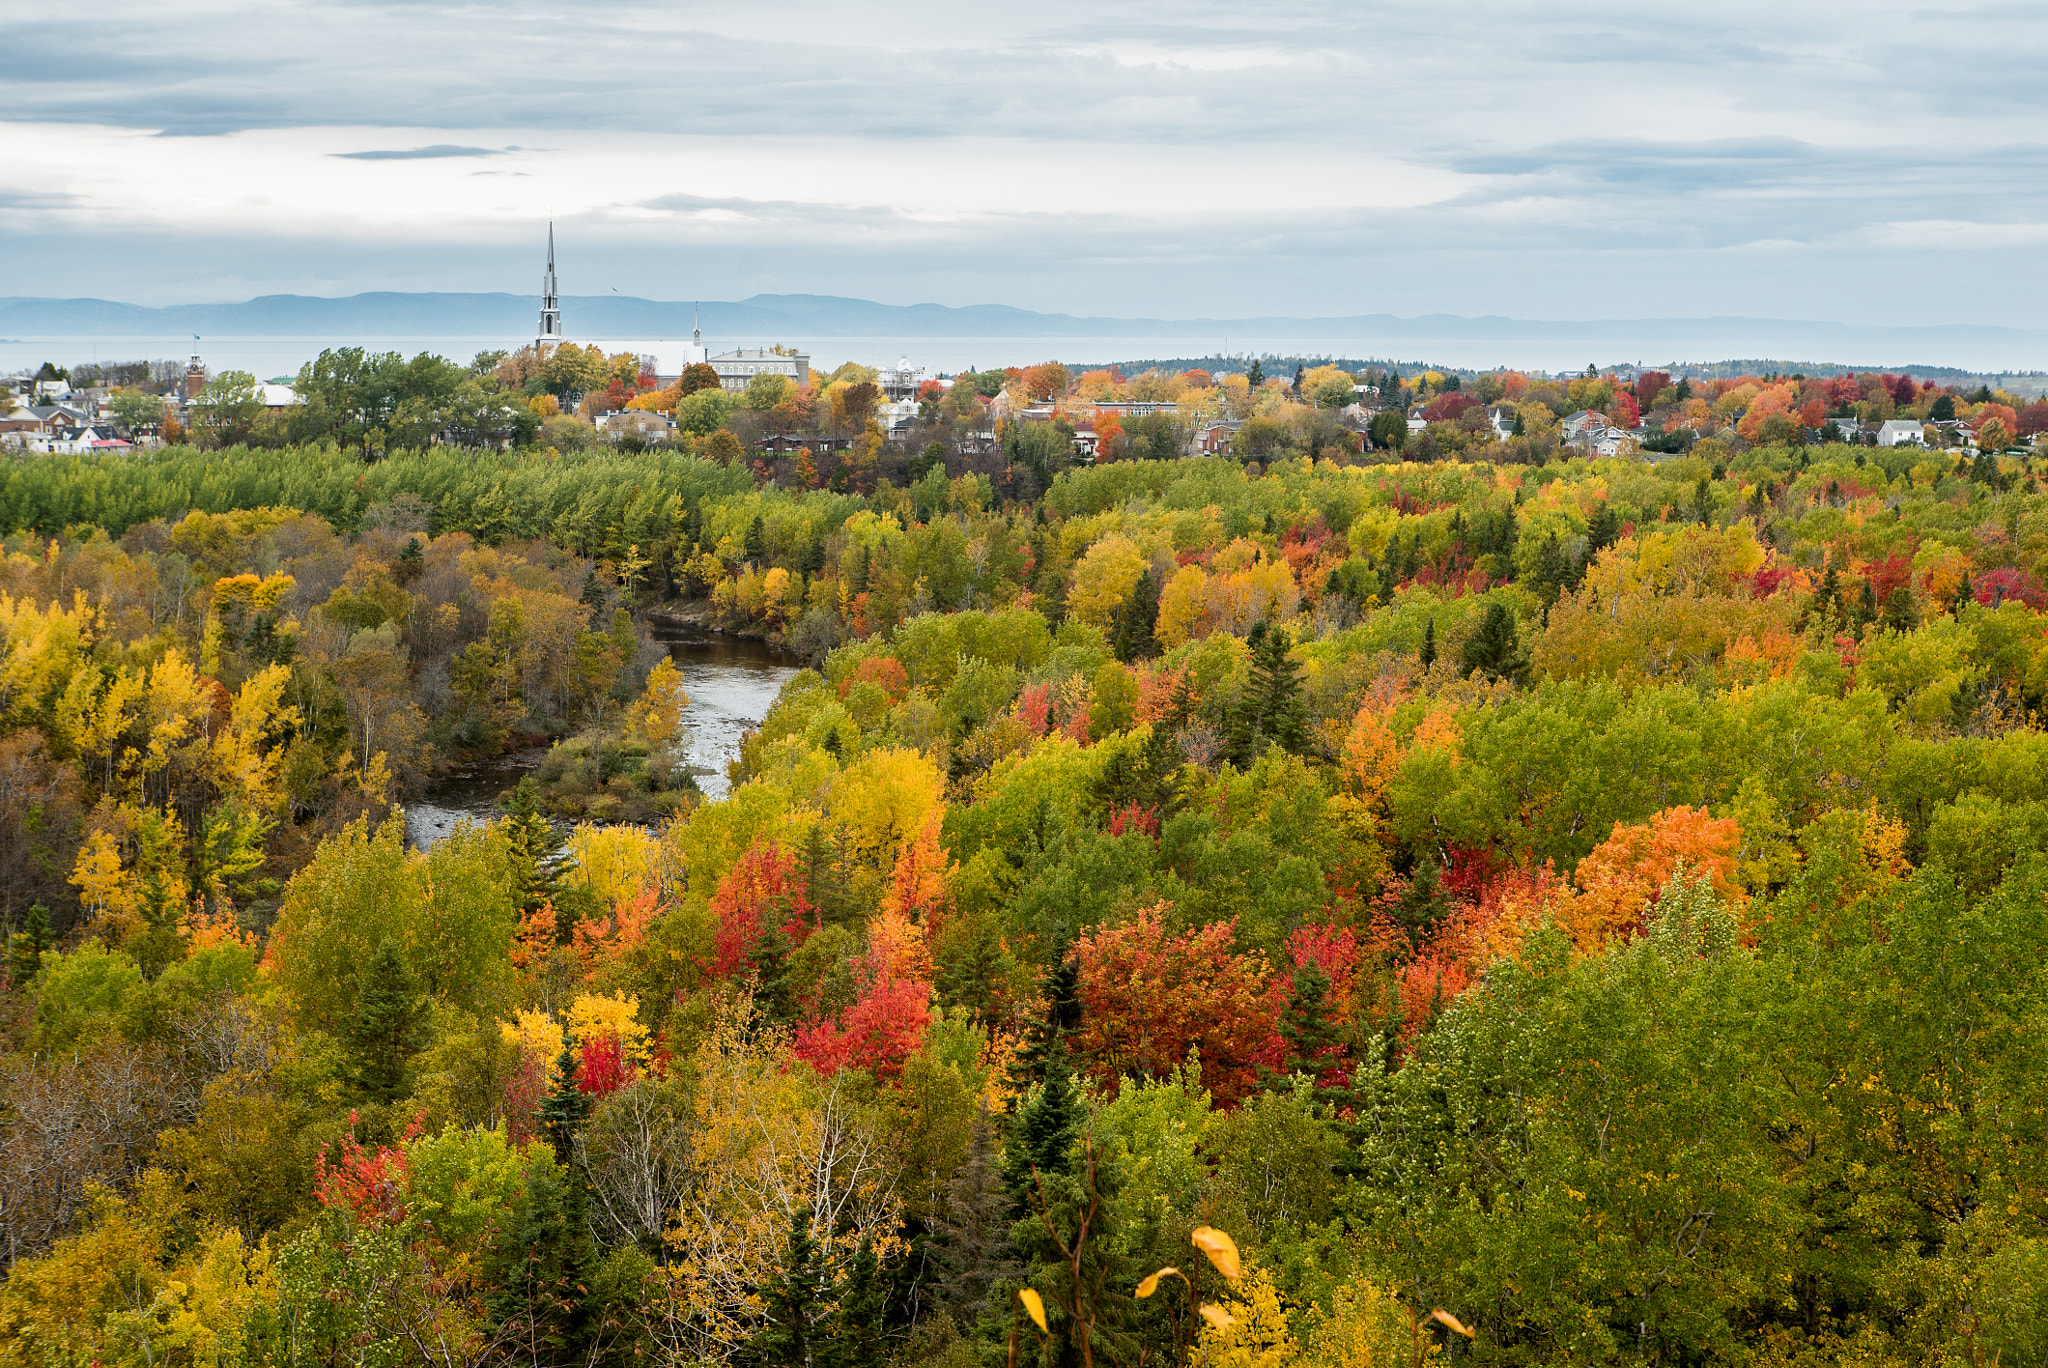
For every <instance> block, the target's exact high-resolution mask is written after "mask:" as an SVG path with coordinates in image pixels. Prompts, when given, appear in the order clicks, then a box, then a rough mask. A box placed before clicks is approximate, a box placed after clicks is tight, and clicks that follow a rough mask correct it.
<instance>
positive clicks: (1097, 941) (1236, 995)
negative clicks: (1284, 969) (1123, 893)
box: [1077, 903, 1274, 1106]
mask: <svg viewBox="0 0 2048 1368" xmlns="http://www.w3.org/2000/svg"><path fill="white" fill-rule="evenodd" d="M1168 906H1169V905H1168V904H1165V903H1161V904H1159V905H1158V906H1155V907H1148V908H1146V909H1144V910H1143V911H1141V912H1139V913H1138V915H1137V917H1136V919H1135V920H1133V921H1132V922H1130V923H1129V924H1128V925H1125V926H1119V927H1098V928H1097V929H1095V930H1094V931H1092V932H1090V933H1088V934H1087V935H1084V936H1083V937H1082V938H1081V940H1080V943H1079V945H1078V946H1077V953H1078V957H1079V960H1080V971H1081V972H1080V989H1079V994H1078V996H1079V998H1080V1002H1081V1030H1080V1044H1081V1049H1082V1052H1083V1054H1084V1055H1085V1056H1086V1057H1087V1058H1088V1059H1089V1060H1090V1061H1091V1062H1092V1067H1093V1070H1094V1072H1095V1074H1096V1076H1097V1077H1098V1078H1100V1079H1102V1080H1103V1081H1104V1082H1105V1083H1113V1082H1114V1081H1115V1080H1116V1079H1117V1078H1119V1077H1121V1076H1123V1075H1125V1074H1135V1075H1138V1076H1141V1077H1151V1078H1158V1077H1162V1076H1164V1075H1165V1074H1166V1072H1167V1071H1168V1070H1170V1069H1172V1068H1173V1067H1174V1066H1175V1065H1177V1064H1179V1063H1181V1061H1182V1060H1184V1059H1186V1058H1187V1054H1188V1050H1189V1048H1190V1047H1193V1048H1194V1049H1195V1050H1196V1051H1197V1053H1198V1055H1199V1057H1200V1059H1201V1065H1202V1082H1203V1083H1204V1084H1205V1085H1206V1086H1207V1087H1208V1088H1209V1090H1210V1091H1211V1092H1212V1093H1213V1094H1214V1095H1215V1098H1216V1101H1217V1102H1218V1103H1219V1104H1222V1105H1225V1106H1228V1105H1231V1104H1233V1103H1235V1102H1237V1101H1238V1100H1239V1099H1240V1098H1242V1097H1244V1096H1245V1094H1246V1093H1248V1092H1250V1091H1251V1090H1252V1089H1253V1088H1254V1087H1255V1086H1257V1083H1258V1069H1257V1066H1258V1065H1259V1063H1260V1062H1262V1061H1263V1060H1265V1059H1266V1058H1267V1056H1269V1055H1270V1053H1271V1043H1272V1041H1273V1039H1274V995H1273V994H1272V993H1271V991H1270V990H1269V980H1270V978H1271V973H1270V971H1269V969H1268V966H1267V964H1266V958H1265V956H1263V955H1261V954H1259V953H1257V952H1256V951H1253V952H1251V953H1248V954H1236V953H1233V952H1232V949H1231V942H1232V937H1233V936H1234V934H1235V931H1236V923H1235V922H1234V921H1225V922H1215V923H1212V924H1211V925H1208V926H1204V927H1199V928H1197V929H1195V930H1192V931H1188V932H1186V933H1184V934H1182V935H1178V936H1176V935H1173V934H1171V933H1170V932H1168V931H1167V929H1166V927H1165V925H1164V923H1163V922H1162V921H1161V914H1162V913H1163V912H1164V911H1165V910H1166V909H1167V907H1168Z"/></svg>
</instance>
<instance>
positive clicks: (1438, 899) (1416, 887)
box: [1393, 854, 1451, 947]
mask: <svg viewBox="0 0 2048 1368" xmlns="http://www.w3.org/2000/svg"><path fill="white" fill-rule="evenodd" d="M1441 872H1442V871H1441V870H1440V869H1439V868H1438V866H1437V862H1436V861H1435V860H1434V859H1433V858H1431V857H1430V856H1429V855H1428V854H1423V855H1420V856H1418V857H1417V858H1416V861H1415V868H1414V870H1413V872H1412V873H1411V874H1410V875H1409V879H1408V886H1407V887H1406V888H1405V889H1403V890H1402V892H1401V896H1400V897H1399V898H1398V899H1397V900H1396V901H1395V903H1394V907H1393V913H1394V920H1395V921H1397V922H1399V923H1400V924H1401V925H1402V926H1403V927H1405V928H1407V931H1408V939H1409V941H1410V943H1411V944H1413V945H1416V946H1418V947H1419V946H1420V945H1421V944H1422V943H1423V942H1424V941H1426V940H1428V939H1429V935H1430V932H1432V931H1434V930H1435V929H1436V924H1437V923H1438V922H1440V921H1442V920H1443V919H1444V917H1445V916H1446V915H1447V914H1448V913H1449V912H1450V910H1451V901H1450V899H1449V898H1448V897H1446V896H1445V895H1444V891H1443V886H1442V884H1441V883H1440V882H1439V875H1440V874H1441Z"/></svg>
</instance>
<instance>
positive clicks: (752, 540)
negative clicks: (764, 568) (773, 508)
mask: <svg viewBox="0 0 2048 1368" xmlns="http://www.w3.org/2000/svg"><path fill="white" fill-rule="evenodd" d="M742 551H743V552H744V554H745V555H746V558H747V559H748V560H750V561H754V562H757V563H758V562H760V561H763V560H766V559H767V558H768V525H767V524H766V523H765V522H763V521H762V520H761V518H760V516H759V515H758V514H757V515H755V518H754V520H753V521H752V522H750V523H748V524H747V539H746V544H745V546H744V547H743V548H742Z"/></svg>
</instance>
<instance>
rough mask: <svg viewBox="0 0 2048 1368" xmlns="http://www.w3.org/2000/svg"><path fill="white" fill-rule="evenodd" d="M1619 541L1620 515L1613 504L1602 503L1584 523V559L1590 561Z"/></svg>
mask: <svg viewBox="0 0 2048 1368" xmlns="http://www.w3.org/2000/svg"><path fill="white" fill-rule="evenodd" d="M1620 540H1621V514H1619V513H1618V512H1616V511H1615V508H1614V505H1613V504H1611V503H1605V502H1603V503H1602V504H1601V505H1600V507H1598V508H1596V509H1594V510H1593V516H1592V518H1590V519H1589V520H1588V521H1587V523H1586V559H1587V560H1589V561H1590V560H1592V559H1593V557H1595V556H1597V555H1599V554H1600V553H1601V552H1602V551H1605V550H1606V549H1607V548H1608V547H1610V546H1612V545H1614V544H1615V543H1616V542H1618V541H1620Z"/></svg>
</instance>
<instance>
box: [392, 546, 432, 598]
mask: <svg viewBox="0 0 2048 1368" xmlns="http://www.w3.org/2000/svg"><path fill="white" fill-rule="evenodd" d="M426 569H427V559H426V556H425V555H424V554H423V551H422V548H421V547H420V539H419V538H418V537H407V538H406V540H405V549H404V550H402V551H400V552H399V553H398V564H397V565H396V566H394V567H393V568H392V572H391V578H392V579H394V580H396V581H397V582H398V584H399V585H400V586H404V585H408V584H411V583H412V582H413V581H414V580H416V579H418V578H419V577H420V576H421V575H422V574H424V573H426Z"/></svg>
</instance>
